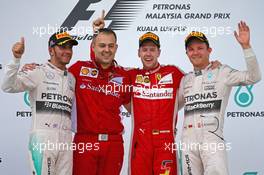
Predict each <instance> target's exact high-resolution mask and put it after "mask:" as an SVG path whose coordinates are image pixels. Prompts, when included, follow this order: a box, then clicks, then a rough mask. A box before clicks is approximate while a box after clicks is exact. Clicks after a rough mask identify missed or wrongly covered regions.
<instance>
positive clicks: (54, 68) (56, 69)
mask: <svg viewBox="0 0 264 175" xmlns="http://www.w3.org/2000/svg"><path fill="white" fill-rule="evenodd" d="M47 65H48V66H49V67H50V68H51V69H53V70H55V71H56V72H58V73H59V74H61V75H65V76H66V75H67V69H66V70H61V69H59V68H57V67H56V66H55V65H53V64H52V63H51V62H50V60H49V61H48V62H47Z"/></svg>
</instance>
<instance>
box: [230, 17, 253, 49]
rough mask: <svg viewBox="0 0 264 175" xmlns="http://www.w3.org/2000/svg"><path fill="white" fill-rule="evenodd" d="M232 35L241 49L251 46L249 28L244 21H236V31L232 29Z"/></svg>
mask: <svg viewBox="0 0 264 175" xmlns="http://www.w3.org/2000/svg"><path fill="white" fill-rule="evenodd" d="M234 35H235V37H236V40H237V41H238V42H239V44H240V45H241V46H242V48H243V49H248V48H250V47H251V46H250V30H249V27H248V26H247V24H246V23H245V22H244V21H240V23H238V33H237V32H236V31H234Z"/></svg>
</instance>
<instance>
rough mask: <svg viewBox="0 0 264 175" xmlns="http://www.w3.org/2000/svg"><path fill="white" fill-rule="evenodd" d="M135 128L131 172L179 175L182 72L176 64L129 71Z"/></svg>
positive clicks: (133, 173) (136, 173) (136, 174)
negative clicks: (176, 146)
mask: <svg viewBox="0 0 264 175" xmlns="http://www.w3.org/2000/svg"><path fill="white" fill-rule="evenodd" d="M129 74H130V78H131V83H132V85H133V93H132V115H133V117H134V131H133V141H132V145H131V146H132V149H131V153H130V154H131V155H130V159H131V160H130V161H131V162H130V166H131V174H132V175H139V174H140V175H176V174H177V161H176V152H175V150H174V151H173V150H170V149H166V147H167V146H168V145H170V146H171V145H173V144H174V137H175V132H176V131H175V127H176V121H177V106H178V105H177V90H178V88H179V84H180V81H181V78H182V77H183V73H182V72H181V71H180V70H179V69H178V68H177V67H175V66H162V65H158V67H156V68H155V69H153V70H149V71H147V70H142V69H133V70H130V71H129Z"/></svg>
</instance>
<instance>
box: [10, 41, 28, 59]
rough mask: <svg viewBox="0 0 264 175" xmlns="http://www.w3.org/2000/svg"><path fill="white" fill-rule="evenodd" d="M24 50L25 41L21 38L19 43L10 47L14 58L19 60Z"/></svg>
mask: <svg viewBox="0 0 264 175" xmlns="http://www.w3.org/2000/svg"><path fill="white" fill-rule="evenodd" d="M24 50H25V39H24V37H21V39H20V42H16V43H15V44H14V45H13V47H12V52H13V55H14V57H15V58H21V57H22V55H23V53H24Z"/></svg>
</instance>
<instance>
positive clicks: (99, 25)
mask: <svg viewBox="0 0 264 175" xmlns="http://www.w3.org/2000/svg"><path fill="white" fill-rule="evenodd" d="M104 17H105V11H104V10H103V11H102V14H101V17H99V18H97V19H96V20H95V21H93V31H94V33H96V32H97V31H98V30H99V29H102V28H104V26H105V22H104Z"/></svg>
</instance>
